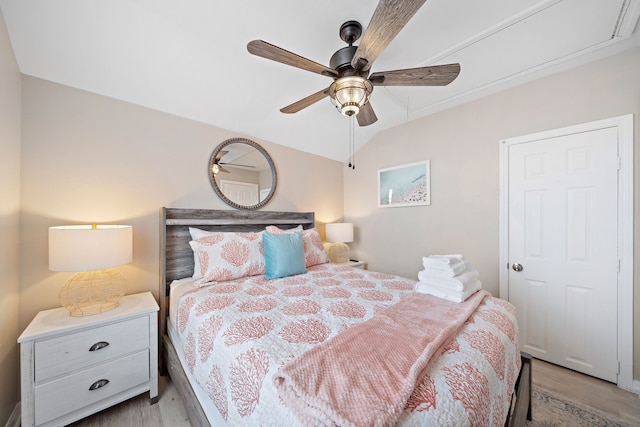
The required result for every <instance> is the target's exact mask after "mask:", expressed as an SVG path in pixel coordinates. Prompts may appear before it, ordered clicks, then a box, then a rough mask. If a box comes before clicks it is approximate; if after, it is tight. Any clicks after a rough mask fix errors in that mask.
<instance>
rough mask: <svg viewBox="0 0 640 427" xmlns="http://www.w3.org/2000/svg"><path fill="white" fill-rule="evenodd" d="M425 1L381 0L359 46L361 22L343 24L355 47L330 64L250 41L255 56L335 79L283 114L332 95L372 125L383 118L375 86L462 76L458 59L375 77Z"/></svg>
mask: <svg viewBox="0 0 640 427" xmlns="http://www.w3.org/2000/svg"><path fill="white" fill-rule="evenodd" d="M425 1H426V0H380V2H379V3H378V6H377V7H376V10H375V12H374V13H373V17H372V18H371V21H370V22H369V26H368V27H367V29H366V31H365V32H364V36H363V37H362V40H361V42H360V45H359V46H353V43H354V42H355V41H356V40H358V39H359V38H360V36H361V35H362V25H360V23H359V22H357V21H347V22H345V23H344V24H342V26H341V27H340V38H341V39H342V40H344V41H345V42H346V43H347V44H348V45H349V46H347V47H344V48H342V49H339V50H338V51H337V52H335V53H334V54H333V56H332V57H331V60H330V62H329V65H330V68H329V67H325V66H324V65H322V64H319V63H317V62H314V61H311V60H310V59H307V58H304V57H302V56H299V55H296V54H295V53H292V52H289V51H287V50H284V49H282V48H280V47H278V46H274V45H272V44H269V43H267V42H265V41H263V40H253V41H251V42H249V44H248V45H247V50H248V51H249V53H251V54H253V55H257V56H261V57H263V58H266V59H270V60H273V61H277V62H281V63H283V64H286V65H291V66H293V67H297V68H300V69H303V70H307V71H311V72H313V73H317V74H321V75H323V76H327V77H331V78H332V79H333V83H331V85H330V86H329V87H327V88H325V89H322V90H320V91H318V92H316V93H314V94H312V95H309V96H307V97H305V98H302V99H301V100H299V101H297V102H294V103H293V104H291V105H288V106H286V107H284V108H282V109H280V111H281V112H283V113H287V114H292V113H297V112H298V111H300V110H302V109H304V108H306V107H308V106H310V105H312V104H315V103H316V102H318V101H320V100H321V99H324V98H325V97H327V96H329V97H331V100H332V101H333V102H334V104H335V105H336V108H337V109H338V111H340V112H341V113H342V114H344V115H346V116H353V115H356V118H357V119H358V124H359V125H360V126H368V125H371V124H373V123H375V122H376V121H377V120H378V118H377V117H376V113H375V112H374V111H373V107H372V106H371V102H369V96H370V95H371V92H372V91H373V88H374V86H446V85H448V84H449V83H451V82H452V81H453V80H455V78H456V77H458V74H460V64H457V63H455V64H446V65H435V66H430V67H419V68H407V69H401V70H394V71H381V72H376V73H373V74H371V75H369V70H370V69H371V65H372V64H373V62H374V61H375V60H376V58H378V56H379V55H380V54H381V53H382V51H383V50H384V49H385V48H386V47H387V46H388V45H389V43H391V41H392V40H393V38H394V37H395V36H396V35H397V34H398V33H399V32H400V30H402V28H403V27H404V26H405V25H406V24H407V22H409V20H410V19H411V18H412V17H413V15H414V14H415V13H416V12H417V11H418V10H419V9H420V7H422V5H423V4H424V2H425Z"/></svg>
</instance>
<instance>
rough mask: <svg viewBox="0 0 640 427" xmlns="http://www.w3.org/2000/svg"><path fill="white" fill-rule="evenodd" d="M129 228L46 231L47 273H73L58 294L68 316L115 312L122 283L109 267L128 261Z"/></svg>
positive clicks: (83, 227) (72, 227)
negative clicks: (47, 241)
mask: <svg viewBox="0 0 640 427" xmlns="http://www.w3.org/2000/svg"><path fill="white" fill-rule="evenodd" d="M132 241H133V228H132V227H131V226H130V225H96V224H92V225H67V226H59V227H49V270H51V271H73V272H75V274H74V275H72V276H71V277H70V278H69V279H68V280H67V281H66V282H65V284H64V286H63V287H62V289H61V290H60V303H61V304H62V305H63V306H64V307H65V308H66V309H67V310H69V313H70V314H71V316H86V315H90V314H97V313H102V312H103V311H107V310H111V309H113V308H116V307H117V306H118V304H119V303H120V299H121V298H122V297H123V296H124V290H125V287H126V280H125V278H124V276H123V275H122V273H120V272H119V271H117V270H114V269H113V268H112V267H116V266H118V265H122V264H127V263H129V262H131V259H132Z"/></svg>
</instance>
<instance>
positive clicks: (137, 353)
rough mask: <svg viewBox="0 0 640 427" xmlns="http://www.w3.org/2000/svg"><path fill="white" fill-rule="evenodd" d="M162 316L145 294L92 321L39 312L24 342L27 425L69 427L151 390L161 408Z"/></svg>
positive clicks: (22, 368)
mask: <svg viewBox="0 0 640 427" xmlns="http://www.w3.org/2000/svg"><path fill="white" fill-rule="evenodd" d="M157 312H158V304H156V300H155V299H154V298H153V295H151V293H150V292H145V293H141V294H135V295H127V296H125V297H124V298H122V300H121V301H120V305H119V306H118V307H116V308H115V309H113V310H110V311H106V312H104V313H99V314H95V315H92V316H84V317H72V316H70V315H69V312H68V311H67V310H66V309H65V308H56V309H53V310H45V311H41V312H40V313H38V314H37V315H36V317H35V318H34V319H33V321H32V322H31V323H30V324H29V326H27V329H25V331H24V332H23V333H22V335H20V337H19V338H18V342H19V343H20V373H21V392H22V403H21V407H22V425H23V426H34V425H37V426H40V425H45V426H58V425H66V424H69V423H71V422H73V421H76V420H79V419H81V418H84V417H86V416H87V415H90V414H93V413H95V412H98V411H101V410H103V409H105V408H108V407H109V406H112V405H114V404H116V403H119V402H122V401H123V400H126V399H129V398H131V397H133V396H136V395H138V394H141V393H144V392H146V391H148V392H149V397H150V399H151V403H155V402H156V401H157V399H158V332H157V331H158V314H157Z"/></svg>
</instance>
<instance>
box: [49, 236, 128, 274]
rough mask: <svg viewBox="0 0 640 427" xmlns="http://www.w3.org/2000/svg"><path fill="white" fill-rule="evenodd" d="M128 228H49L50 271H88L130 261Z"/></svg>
mask: <svg viewBox="0 0 640 427" xmlns="http://www.w3.org/2000/svg"><path fill="white" fill-rule="evenodd" d="M132 242H133V227H131V226H130V225H98V226H96V227H95V228H93V226H91V225H67V226H60V227H49V270H51V271H90V270H100V269H103V268H111V267H116V266H118V265H122V264H127V263H129V262H131V260H132V258H133V249H132V247H133V244H132Z"/></svg>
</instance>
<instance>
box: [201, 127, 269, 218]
mask: <svg viewBox="0 0 640 427" xmlns="http://www.w3.org/2000/svg"><path fill="white" fill-rule="evenodd" d="M209 179H210V180H211V185H212V186H213V189H214V190H215V192H216V193H217V194H218V196H219V197H220V198H221V199H222V200H223V201H224V202H225V203H226V204H228V205H229V206H232V207H234V208H236V209H258V208H261V207H262V206H264V205H266V204H267V203H268V202H269V200H271V198H272V197H273V195H274V193H275V191H276V184H277V178H276V167H275V165H274V164H273V160H271V156H269V153H267V152H266V151H265V149H264V148H262V147H261V146H260V145H259V144H258V143H256V142H254V141H251V140H250V139H245V138H231V139H227V140H226V141H224V142H222V143H221V144H220V145H218V146H217V147H216V148H215V150H213V153H211V158H210V159H209Z"/></svg>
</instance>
